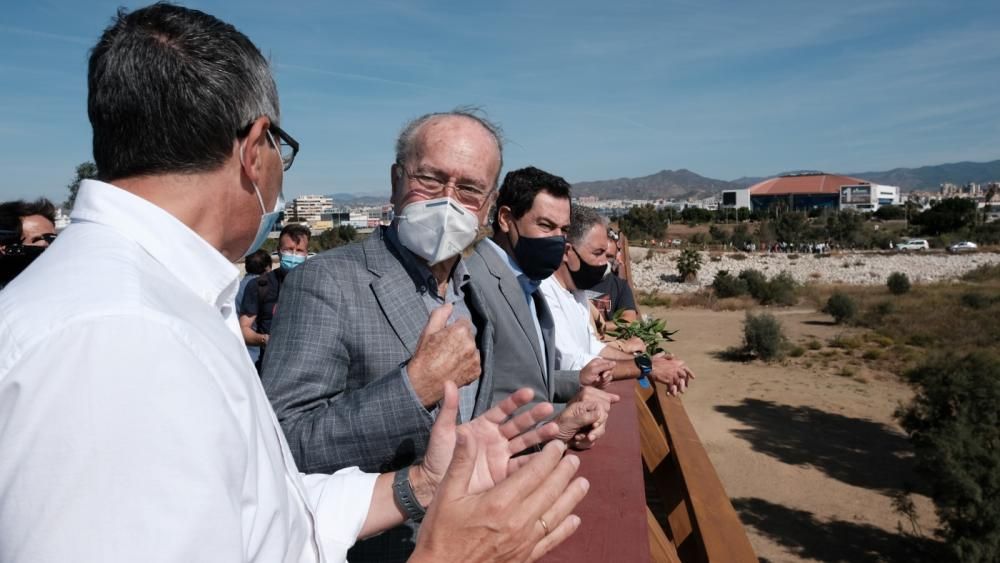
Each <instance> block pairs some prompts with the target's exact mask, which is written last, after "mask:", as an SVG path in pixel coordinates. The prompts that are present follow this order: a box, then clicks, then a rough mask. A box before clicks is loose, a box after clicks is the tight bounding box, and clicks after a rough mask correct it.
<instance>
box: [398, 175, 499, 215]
mask: <svg viewBox="0 0 1000 563" xmlns="http://www.w3.org/2000/svg"><path fill="white" fill-rule="evenodd" d="M403 173H404V174H406V176H407V177H408V178H410V179H411V180H413V181H415V182H416V183H417V184H418V185H419V186H420V187H421V188H422V189H423V191H425V192H426V193H427V195H428V196H431V197H439V196H440V195H441V194H443V193H444V189H445V187H446V186H448V185H451V186H453V188H452V189H453V190H454V191H455V197H456V198H458V201H459V202H461V203H462V204H463V205H468V206H471V207H477V208H478V207H480V206H482V204H483V202H484V201H486V198H488V197H489V195H490V190H487V189H484V188H481V187H479V186H476V185H474V184H457V183H456V184H453V183H452V182H451V180H448V179H446V178H442V177H439V176H431V175H429V174H421V173H418V172H410V171H409V170H407V169H406V168H403Z"/></svg>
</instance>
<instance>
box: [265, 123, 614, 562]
mask: <svg viewBox="0 0 1000 563" xmlns="http://www.w3.org/2000/svg"><path fill="white" fill-rule="evenodd" d="M502 154H503V153H502V142H501V138H500V134H499V131H498V129H497V127H496V126H494V125H493V124H491V123H490V122H489V121H487V120H486V119H484V118H482V117H480V116H479V115H477V114H476V113H473V112H469V111H463V110H456V111H452V112H446V113H433V114H427V115H424V116H421V117H419V118H417V119H414V120H413V121H411V122H410V123H409V124H407V125H406V126H405V127H404V128H403V130H402V132H401V134H400V135H399V138H398V140H397V142H396V158H395V162H394V163H393V164H392V165H391V166H390V168H389V174H390V180H391V183H392V196H391V201H392V204H393V205H394V209H395V214H396V220H395V221H393V223H392V225H390V226H388V227H382V228H380V229H378V230H376V231H375V232H374V233H372V234H371V235H370V236H369V237H368V238H367V239H365V240H364V241H361V242H358V243H354V244H351V245H348V246H343V247H339V248H336V249H333V250H330V251H328V252H324V253H322V254H320V255H318V256H316V257H314V258H313V259H312V260H309V261H308V262H306V263H305V264H304V265H302V266H300V267H299V268H297V269H296V270H295V271H294V272H292V273H291V274H290V275H289V276H288V279H287V280H286V281H285V287H284V289H283V290H282V295H281V298H280V300H279V302H278V308H277V315H276V316H275V320H274V324H273V325H272V327H271V337H270V343H269V346H268V354H267V357H266V359H265V362H264V370H263V373H262V381H263V383H264V388H265V390H266V391H267V394H268V397H269V398H270V399H271V404H272V405H273V406H274V410H275V412H276V413H277V415H278V419H279V421H280V422H281V425H282V428H283V429H284V431H285V435H286V436H287V438H288V442H289V445H290V446H291V450H292V454H293V455H294V456H295V459H296V461H297V462H298V464H299V466H300V467H302V468H303V469H304V470H306V471H318V472H332V471H337V470H339V469H341V468H344V467H350V466H358V467H360V468H361V469H362V470H365V471H394V470H398V469H401V468H403V467H406V466H408V465H410V464H412V463H414V462H415V461H418V460H419V459H421V458H422V457H423V456H424V454H425V451H426V449H427V443H428V437H429V436H430V430H431V426H432V424H433V423H434V420H435V417H436V416H437V413H438V405H439V402H440V401H441V399H442V392H443V389H444V382H445V381H452V382H454V383H455V384H456V385H457V386H458V387H459V416H460V419H461V420H462V421H466V420H469V419H470V418H472V417H474V416H478V415H479V414H480V413H482V412H484V411H485V410H487V409H489V407H490V405H491V404H492V401H493V378H494V377H499V376H500V375H499V374H494V373H493V371H492V365H493V354H494V353H495V350H493V344H492V342H493V325H492V323H491V321H490V319H489V315H488V313H487V307H486V305H485V304H484V303H483V301H482V299H481V296H480V295H478V294H477V293H476V289H475V288H474V286H473V284H471V283H469V279H470V278H469V273H468V270H467V269H466V267H465V264H464V262H463V259H462V254H463V253H464V252H466V251H467V250H470V249H471V248H472V247H473V246H474V245H475V244H476V243H477V242H478V241H479V240H480V239H481V238H483V236H484V233H485V230H484V227H485V225H486V224H487V221H488V217H489V212H490V208H491V206H492V204H493V202H494V200H495V198H496V186H497V179H498V176H499V173H500V169H501V167H502V165H503V157H502ZM425 327H426V328H425ZM580 412H581V413H585V414H581V416H578V417H576V418H574V419H573V420H564V421H562V422H561V424H563V425H566V424H569V425H573V426H574V428H573V431H571V432H569V434H570V435H573V434H575V430H576V428H582V427H584V426H587V425H589V424H591V423H593V422H595V421H597V420H598V418H599V417H600V412H599V409H598V408H597V407H595V408H594V409H590V410H586V411H580ZM577 419H579V420H577ZM398 485H399V487H400V490H401V491H405V488H406V487H407V483H406V482H405V477H402V478H401V480H400V482H399V483H398ZM420 517H421V515H420V514H419V511H418V512H416V513H413V514H411V522H410V523H409V528H407V527H400V528H397V529H395V530H392V531H390V532H387V533H384V534H382V535H381V536H379V537H376V538H373V539H371V540H367V541H365V542H361V543H359V544H358V545H357V546H355V548H354V549H353V550H352V551H351V554H350V556H351V560H352V561H400V560H404V559H405V558H406V557H407V556H408V555H409V553H410V551H411V550H412V549H413V545H414V543H413V542H414V539H415V537H416V532H415V530H416V527H417V525H416V523H417V522H419V520H420Z"/></svg>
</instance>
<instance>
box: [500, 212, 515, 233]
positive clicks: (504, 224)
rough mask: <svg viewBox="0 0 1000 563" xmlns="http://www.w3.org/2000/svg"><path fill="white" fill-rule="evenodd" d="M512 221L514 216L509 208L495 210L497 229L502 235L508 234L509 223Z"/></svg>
mask: <svg viewBox="0 0 1000 563" xmlns="http://www.w3.org/2000/svg"><path fill="white" fill-rule="evenodd" d="M513 221H514V214H513V213H512V212H511V210H510V207H507V206H506V205H503V206H501V207H500V209H497V227H498V228H499V229H500V232H502V233H510V230H511V225H510V224H511V222H513Z"/></svg>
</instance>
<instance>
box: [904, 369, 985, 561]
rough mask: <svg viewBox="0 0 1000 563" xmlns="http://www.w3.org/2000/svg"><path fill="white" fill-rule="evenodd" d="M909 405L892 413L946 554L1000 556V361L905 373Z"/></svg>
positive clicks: (975, 557) (973, 558)
mask: <svg viewBox="0 0 1000 563" xmlns="http://www.w3.org/2000/svg"><path fill="white" fill-rule="evenodd" d="M907 377H908V378H909V379H910V381H911V382H912V383H913V384H914V386H915V387H916V396H915V398H914V399H913V402H912V403H911V404H910V405H909V406H907V407H905V408H903V409H900V410H899V411H897V412H896V415H897V416H898V417H899V418H900V421H901V423H902V426H903V428H904V429H905V430H906V432H907V433H908V434H909V436H910V440H911V441H912V443H913V446H914V450H915V452H916V469H917V471H918V472H919V473H920V474H921V475H923V476H924V477H925V478H926V479H927V480H928V483H929V484H930V486H931V491H932V492H931V496H932V497H933V499H934V504H935V506H936V509H937V513H938V517H939V518H940V520H941V523H942V530H941V533H942V535H943V536H944V539H945V543H946V545H947V549H949V550H950V551H951V554H952V555H953V557H954V558H955V559H956V560H958V561H966V562H974V563H975V562H988V561H996V560H997V559H996V557H997V554H998V553H1000V502H998V499H1000V447H998V445H1000V355H998V354H997V353H996V352H986V351H978V352H973V353H971V354H969V355H966V356H964V357H958V356H955V355H952V354H948V355H944V356H940V357H938V358H936V359H932V360H930V361H928V362H927V363H925V364H924V365H921V366H919V367H917V368H916V369H914V370H912V371H910V372H909V373H907Z"/></svg>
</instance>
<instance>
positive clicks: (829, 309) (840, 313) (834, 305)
mask: <svg viewBox="0 0 1000 563" xmlns="http://www.w3.org/2000/svg"><path fill="white" fill-rule="evenodd" d="M823 312H824V313H826V314H828V315H830V316H831V317H833V320H834V322H836V323H837V324H844V323H847V322H850V321H851V320H853V319H854V317H855V316H856V315H857V314H858V305H857V304H856V303H855V302H854V299H852V298H851V296H850V295H847V294H846V293H841V292H839V291H835V292H834V293H833V295H831V296H830V298H829V299H827V300H826V307H823Z"/></svg>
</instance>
